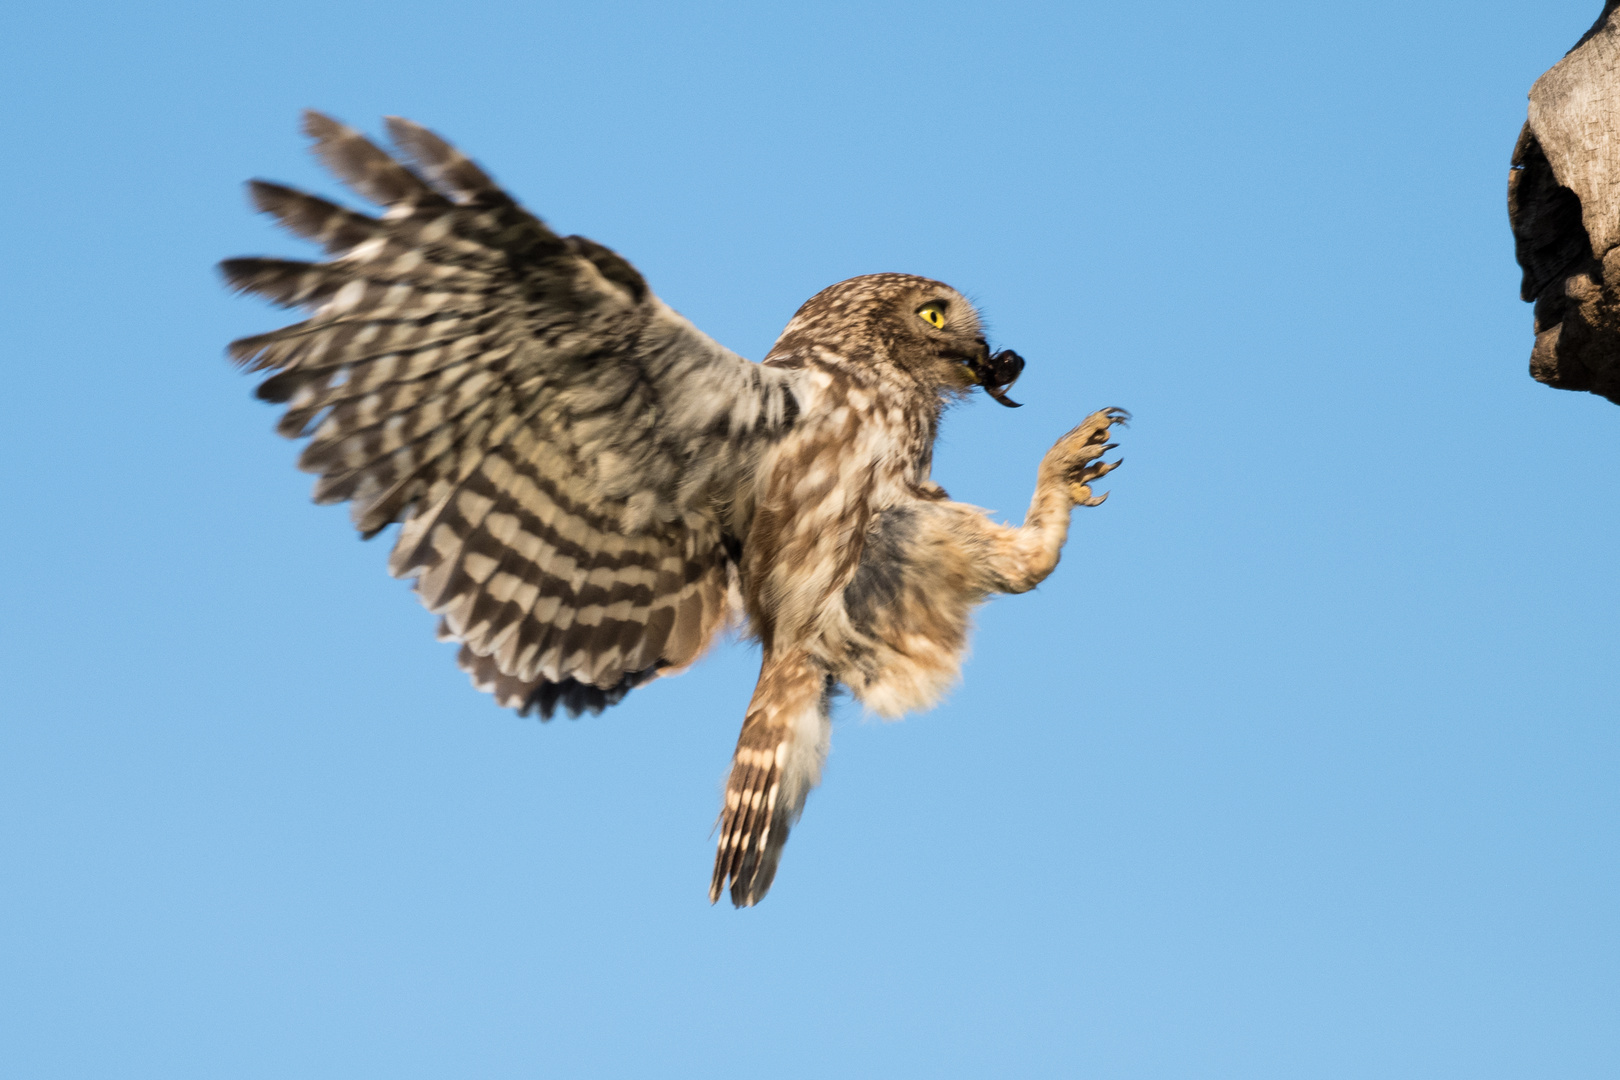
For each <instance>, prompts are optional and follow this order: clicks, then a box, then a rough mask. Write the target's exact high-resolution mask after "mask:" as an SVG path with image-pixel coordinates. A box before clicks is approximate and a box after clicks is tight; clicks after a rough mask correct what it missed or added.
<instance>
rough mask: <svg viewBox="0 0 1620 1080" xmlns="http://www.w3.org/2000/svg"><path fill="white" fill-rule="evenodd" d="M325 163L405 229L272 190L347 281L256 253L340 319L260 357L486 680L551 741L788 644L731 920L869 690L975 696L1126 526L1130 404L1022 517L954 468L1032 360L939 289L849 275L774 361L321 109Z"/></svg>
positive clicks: (747, 756)
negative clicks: (959, 444)
mask: <svg viewBox="0 0 1620 1080" xmlns="http://www.w3.org/2000/svg"><path fill="white" fill-rule="evenodd" d="M304 126H305V130H306V132H307V133H308V134H309V135H310V136H311V137H312V138H313V139H314V142H315V147H314V149H315V153H316V154H317V155H318V156H319V157H320V159H321V160H322V161H323V162H324V163H325V164H326V165H327V167H328V168H330V169H331V170H332V171H333V172H334V173H336V174H337V175H338V177H340V178H341V179H342V180H343V181H344V182H345V183H347V184H348V185H349V186H350V187H351V188H353V189H354V190H355V191H356V192H358V193H359V194H360V195H362V196H364V197H365V198H366V199H368V200H370V201H371V202H374V203H376V204H378V205H380V206H382V207H385V208H386V209H385V212H384V213H383V214H382V215H381V216H380V217H368V216H366V215H364V214H360V213H356V212H354V211H351V210H348V209H345V208H343V207H340V206H337V205H335V204H333V203H330V202H327V201H326V200H324V199H321V198H317V197H316V196H313V195H308V194H305V193H303V192H300V191H295V190H293V189H290V188H286V187H281V186H279V185H276V184H270V183H265V182H262V181H254V182H253V183H252V184H251V191H252V198H253V202H254V204H255V205H256V206H257V207H258V208H259V209H260V210H263V211H265V212H267V213H269V214H272V215H274V216H275V217H276V218H277V219H278V220H279V221H280V223H281V224H282V225H284V226H285V227H287V228H288V229H290V230H291V231H292V232H294V233H297V234H298V235H300V236H302V237H305V238H307V239H309V240H312V241H314V242H316V243H317V244H320V245H321V246H322V247H324V248H325V249H326V252H327V253H328V255H329V256H331V258H330V260H329V261H327V262H316V263H310V262H296V261H289V260H283V259H270V258H249V259H231V260H229V261H227V262H225V263H224V264H222V270H223V272H224V275H225V278H226V280H227V281H228V282H229V283H230V285H231V286H233V287H234V288H236V289H239V290H244V291H248V292H253V293H257V294H259V295H260V296H263V297H266V298H268V299H270V300H272V301H275V302H276V303H279V304H282V305H285V306H288V307H304V308H309V309H312V311H313V314H312V315H311V316H310V317H309V318H308V319H306V320H305V321H303V322H300V323H296V324H294V325H292V326H288V327H286V328H284V329H281V330H276V331H274V332H272V333H268V334H261V335H258V336H256V337H248V338H243V339H241V340H240V341H237V342H235V343H233V344H232V345H231V347H230V353H231V355H232V356H233V357H234V358H235V359H236V360H237V361H239V362H240V363H242V364H243V365H245V366H246V367H248V368H249V369H251V370H255V371H267V372H270V373H271V374H270V375H269V377H268V378H266V379H265V381H264V382H263V383H262V384H261V385H260V386H259V389H258V395H259V397H261V398H263V399H265V400H267V401H272V402H278V403H282V404H284V405H285V406H286V409H287V411H286V414H285V415H284V416H283V417H282V419H281V421H280V423H279V425H278V430H279V431H280V432H281V433H282V434H283V435H287V436H289V437H298V436H309V439H310V441H309V444H308V446H306V447H305V448H304V450H303V453H302V455H301V456H300V458H299V466H300V467H301V468H303V469H305V470H306V471H308V472H311V473H314V474H316V475H317V476H319V478H320V479H319V480H318V481H317V482H316V484H315V500H316V501H317V502H321V503H329V502H339V501H348V502H349V503H351V505H352V510H353V517H354V523H355V526H356V527H357V528H358V529H359V530H360V532H361V533H362V534H363V535H365V536H368V537H369V536H372V535H375V534H376V533H378V532H380V531H381V530H382V529H384V528H385V527H387V526H388V525H390V524H394V523H398V524H399V525H400V530H399V535H398V539H397V541H396V542H395V544H394V549H393V553H392V555H391V556H390V559H389V564H388V568H389V571H390V572H391V573H393V574H395V575H396V576H399V577H408V578H412V579H414V581H415V588H416V591H417V592H418V593H419V594H420V596H421V598H422V603H424V604H425V605H427V607H428V608H429V609H430V610H432V611H433V612H435V613H436V614H438V615H439V616H440V623H439V633H440V635H441V636H442V637H443V638H444V639H446V640H449V641H454V642H457V643H458V644H459V645H460V653H459V654H458V657H457V660H458V662H459V663H460V665H461V667H462V668H463V669H464V670H465V671H466V672H467V673H468V674H469V675H470V676H471V677H472V681H473V683H474V685H475V686H477V687H478V688H479V689H480V690H485V691H488V692H490V693H492V694H494V695H495V699H496V701H498V702H499V703H500V704H501V705H503V706H510V707H512V708H515V709H517V710H518V711H519V712H520V713H530V712H534V713H538V714H539V715H540V717H541V718H542V719H549V718H550V717H551V716H552V714H553V712H554V711H555V710H556V709H558V708H559V707H561V708H563V709H565V710H566V711H567V712H568V713H569V714H570V715H578V714H579V713H581V712H592V713H596V712H600V711H601V710H602V709H603V708H604V707H606V706H608V705H612V704H614V703H616V702H618V701H619V700H621V699H622V698H623V697H624V696H625V694H627V693H628V692H629V691H630V690H631V689H632V688H633V687H637V686H640V685H642V684H644V683H647V682H649V681H651V680H652V679H655V678H657V677H659V676H661V675H670V674H674V673H676V672H679V671H681V670H683V669H685V668H686V667H688V666H689V665H690V664H691V663H692V662H693V661H694V660H696V659H697V658H698V656H699V655H701V654H702V652H703V650H704V649H705V648H706V647H707V646H708V645H709V643H710V642H712V641H713V640H714V639H715V637H716V636H717V635H718V634H719V633H720V631H721V630H722V628H725V627H727V626H730V625H740V626H741V627H742V628H743V629H744V630H745V631H746V633H747V634H749V635H750V636H752V637H753V638H755V639H757V640H758V641H759V643H760V646H761V648H762V650H763V661H762V663H761V666H760V673H759V683H758V685H757V686H756V687H755V689H754V696H753V699H752V701H751V702H750V703H749V705H748V712H747V714H746V715H745V716H744V718H743V724H742V733H741V734H740V735H739V736H738V738H737V749H736V753H735V755H734V757H733V759H732V765H731V772H730V776H729V779H728V780H727V783H726V792H725V805H724V806H723V807H722V809H721V812H720V823H719V851H718V853H717V854H716V857H715V863H714V876H713V879H712V884H711V885H710V890H709V895H710V899H711V900H715V899H718V898H719V896H720V893H721V892H722V890H724V889H725V888H726V887H727V886H728V885H729V887H730V892H731V900H732V903H734V904H737V905H738V906H745V905H750V904H754V903H756V902H758V901H759V899H760V898H761V897H763V896H764V895H765V893H766V890H768V889H769V888H770V886H771V880H772V878H773V877H774V876H775V874H776V866H777V862H778V860H779V859H780V858H781V854H782V845H783V844H784V843H785V842H786V841H787V836H788V829H789V828H790V827H791V826H792V824H793V823H794V822H795V821H796V820H797V819H798V816H799V813H800V811H801V810H802V809H803V808H804V801H805V796H806V795H807V794H808V793H809V791H810V789H811V788H812V787H814V786H815V785H816V783H817V781H818V779H819V777H820V773H821V767H822V762H823V760H824V759H825V758H826V755H827V746H828V733H829V728H830V720H829V702H830V699H831V697H832V694H833V691H834V689H835V688H836V687H838V686H840V685H841V686H843V687H846V688H847V689H848V691H849V692H850V693H851V694H852V695H853V696H854V697H855V698H856V699H857V700H859V701H860V702H861V703H862V704H863V705H864V706H865V707H866V708H868V709H870V710H872V711H873V712H875V713H877V714H879V715H881V716H885V717H895V716H899V715H900V714H902V713H905V712H907V711H910V710H914V709H925V708H928V707H930V706H931V705H933V704H934V703H935V702H936V701H938V700H939V698H940V696H941V694H943V693H944V691H945V690H946V689H947V688H948V687H949V686H950V685H951V683H952V681H953V680H954V679H955V678H956V677H957V672H958V667H959V665H960V662H961V659H962V656H963V653H964V650H965V649H966V646H967V634H968V625H969V616H970V614H971V612H972V610H973V608H974V607H975V606H976V605H978V604H979V603H980V602H982V601H983V600H984V599H985V598H986V597H988V596H989V595H990V594H991V593H1018V592H1024V591H1026V590H1028V589H1032V588H1034V587H1035V585H1036V584H1038V583H1039V582H1040V581H1041V580H1042V579H1043V578H1045V577H1046V576H1047V574H1049V573H1051V572H1052V568H1053V567H1054V566H1056V565H1057V561H1058V554H1059V551H1060V550H1061V548H1062V547H1063V542H1064V540H1065V538H1066V537H1067V535H1068V531H1069V512H1070V510H1071V509H1072V508H1073V507H1075V506H1095V505H1097V504H1098V503H1100V502H1102V500H1103V496H1102V495H1094V494H1093V493H1092V490H1091V484H1092V483H1093V482H1094V481H1095V480H1097V479H1098V478H1099V477H1101V476H1102V475H1103V474H1105V473H1107V472H1108V471H1109V470H1111V469H1112V468H1114V466H1115V465H1117V464H1118V462H1105V461H1103V460H1102V455H1103V453H1104V452H1105V451H1106V450H1108V449H1110V448H1111V446H1112V444H1110V443H1109V442H1108V435H1109V429H1110V428H1111V426H1112V425H1114V424H1118V423H1121V422H1122V421H1123V420H1124V419H1125V414H1124V413H1123V412H1122V411H1121V410H1118V409H1104V410H1102V411H1100V412H1096V413H1093V414H1092V415H1091V416H1090V417H1088V418H1087V419H1086V420H1085V421H1084V422H1083V423H1081V424H1080V426H1078V427H1076V428H1075V429H1074V430H1073V431H1070V432H1069V433H1068V434H1066V435H1064V436H1063V437H1062V438H1061V439H1059V440H1058V441H1057V444H1056V445H1055V446H1053V447H1052V449H1051V450H1050V451H1048V452H1047V454H1046V456H1045V458H1043V459H1042V461H1041V463H1040V469H1039V473H1038V480H1037V485H1036V489H1035V497H1034V500H1033V501H1032V503H1031V504H1030V508H1029V513H1028V514H1027V515H1026V516H1025V518H1024V523H1023V525H1022V526H1019V527H1013V526H1010V525H1003V524H998V523H996V522H994V521H991V520H990V519H989V517H988V516H987V515H986V513H985V512H984V511H982V510H980V509H978V508H976V507H973V506H968V505H966V504H963V503H958V502H952V501H951V499H950V498H949V496H947V495H946V494H945V491H944V489H942V488H941V487H940V486H939V485H938V484H936V483H934V482H933V481H932V480H931V479H930V478H929V467H930V463H931V459H932V456H933V445H934V436H935V433H936V431H937V430H938V427H939V420H940V414H941V411H942V410H943V409H944V407H945V406H946V404H948V403H949V402H951V401H953V400H955V399H958V398H961V397H963V396H965V395H966V394H967V393H968V392H969V391H970V390H971V389H972V388H973V387H974V386H978V387H982V388H983V389H984V390H985V391H986V392H987V393H988V394H989V395H990V396H991V397H994V398H995V399H996V400H997V401H1000V402H1001V403H1002V404H1005V405H1012V404H1014V403H1013V402H1012V401H1011V400H1009V399H1008V398H1007V396H1006V390H1007V387H1008V386H1010V385H1011V383H1012V381H1013V380H1014V379H1016V378H1017V376H1018V373H1019V371H1020V370H1021V369H1022V368H1023V363H1024V362H1023V360H1022V359H1020V358H1019V357H1018V355H1017V354H1016V353H1013V352H1010V351H1002V352H997V353H992V352H991V351H990V348H989V346H988V345H987V344H986V343H985V335H984V331H983V330H982V328H981V326H980V322H979V316H978V314H977V312H975V311H974V309H973V306H972V305H971V304H970V303H968V301H967V300H966V299H965V298H964V297H963V296H962V294H961V293H959V292H957V291H956V290H955V289H952V288H950V287H949V286H947V285H944V284H941V283H940V282H938V281H931V280H929V279H928V278H923V277H914V276H912V275H909V274H870V275H867V276H864V277H857V278H852V279H850V280H849V281H844V282H840V283H838V284H837V285H832V286H829V287H828V288H826V289H823V290H822V291H821V292H819V293H817V294H816V295H815V296H813V297H811V298H810V299H809V300H808V301H806V302H805V304H804V306H803V307H801V308H800V309H799V310H798V313H797V314H795V315H794V316H793V318H792V320H791V321H790V322H789V323H788V324H787V328H786V329H784V330H783V331H782V336H781V337H780V338H779V339H778V340H777V342H776V344H775V346H774V347H772V349H771V351H770V353H769V354H768V355H767V356H766V357H765V360H764V362H763V363H758V364H756V363H753V362H751V361H748V360H745V359H743V358H742V357H740V356H738V355H736V354H735V353H732V352H730V351H728V350H727V349H725V348H723V347H722V346H720V345H719V344H717V343H716V342H714V341H713V340H712V339H710V338H709V337H707V336H706V335H704V333H703V332H702V331H700V330H698V329H697V328H696V327H695V326H693V325H692V324H691V323H689V322H687V321H686V319H684V318H682V317H681V316H680V315H679V314H677V313H676V312H675V311H673V310H671V309H670V308H669V307H667V306H665V304H664V303H663V302H662V301H661V300H659V299H658V297H657V296H656V295H655V294H654V293H653V291H652V290H651V289H650V288H648V286H647V282H646V281H645V280H643V278H642V276H641V274H640V273H638V272H637V271H636V268H635V267H634V266H632V265H630V263H629V262H627V261H625V260H624V259H623V258H621V257H620V256H619V255H617V254H616V253H614V252H612V251H610V250H608V249H607V248H605V247H603V246H602V245H601V244H598V243H595V242H594V241H591V240H587V239H585V238H584V237H582V236H559V235H557V234H556V233H554V232H552V231H551V229H550V228H548V227H547V226H546V225H545V223H544V222H542V221H541V220H540V219H539V218H537V217H535V216H534V215H533V214H530V213H529V212H528V211H526V210H524V209H523V208H522V207H521V206H519V205H518V204H517V203H516V202H514V201H513V199H512V197H511V196H509V195H508V194H507V193H506V192H505V191H503V190H501V188H499V187H497V186H496V184H495V183H494V182H493V181H492V180H491V179H490V178H489V176H488V175H486V174H485V173H484V172H483V171H482V170H481V169H480V168H479V167H478V166H477V165H475V164H473V163H472V162H471V161H470V160H469V159H468V158H466V157H465V156H463V155H462V154H461V153H459V152H458V151H457V150H455V149H454V148H453V147H451V146H449V145H448V144H447V143H445V142H444V141H443V140H442V139H440V138H439V137H438V136H436V135H434V134H433V133H431V132H429V131H427V130H426V129H424V128H421V127H419V126H417V125H416V124H413V123H410V122H409V121H406V120H399V119H390V120H389V121H388V131H389V134H390V136H391V137H392V139H393V141H394V144H395V145H396V146H397V147H398V151H399V155H400V158H401V159H402V160H403V161H404V162H405V164H401V161H400V160H396V159H395V158H394V157H391V156H389V154H387V153H385V152H384V151H382V150H380V149H378V148H377V147H376V146H374V145H373V144H372V143H370V142H368V141H367V140H366V139H365V138H364V137H362V136H361V135H360V134H359V133H357V132H356V131H354V130H352V129H350V128H347V127H344V126H343V125H341V124H339V123H337V122H335V121H333V120H331V119H328V118H327V117H325V116H321V115H319V114H315V113H310V114H307V115H306V117H305V125H304Z"/></svg>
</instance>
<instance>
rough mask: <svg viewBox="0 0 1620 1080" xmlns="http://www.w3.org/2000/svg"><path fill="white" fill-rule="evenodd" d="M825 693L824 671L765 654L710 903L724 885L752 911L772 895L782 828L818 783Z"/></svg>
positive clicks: (729, 786)
mask: <svg viewBox="0 0 1620 1080" xmlns="http://www.w3.org/2000/svg"><path fill="white" fill-rule="evenodd" d="M830 691H831V680H830V679H829V678H828V676H827V672H826V670H825V669H824V668H822V667H821V666H820V665H818V664H817V663H815V661H813V660H812V659H810V657H808V656H806V655H805V654H804V653H798V652H795V653H789V654H786V655H782V654H778V655H772V654H770V653H767V654H766V656H765V662H764V664H763V665H762V666H761V667H760V672H759V684H758V685H757V686H755V687H754V698H753V700H752V701H750V702H749V704H748V715H747V717H746V718H745V719H744V720H743V726H742V732H741V734H739V735H738V736H737V752H736V754H735V755H734V756H733V757H732V762H731V773H730V775H729V776H728V777H727V778H726V802H725V806H724V807H723V808H722V809H721V811H720V844H719V850H718V851H717V852H716V853H715V858H714V879H713V881H712V882H710V884H709V902H710V903H713V902H715V901H717V900H719V899H720V893H721V891H722V890H723V889H724V888H725V886H726V883H727V882H728V881H729V882H730V884H731V902H732V903H733V904H734V905H736V906H737V907H752V906H753V905H754V904H757V903H759V901H760V900H762V899H763V898H764V896H765V894H766V893H767V892H768V891H770V887H771V880H772V879H773V878H775V877H776V864H777V862H778V861H779V860H780V859H781V857H782V846H783V845H784V844H786V843H787V838H788V830H789V829H791V828H792V826H793V823H794V822H796V821H798V820H799V814H800V813H802V812H803V811H804V800H805V798H806V797H807V796H808V795H809V794H810V789H811V788H813V787H815V786H816V784H817V783H819V782H820V780H821V766H822V763H823V762H824V761H826V760H827V749H828V745H829V742H830V737H831V734H832V720H831V714H830V711H829V703H830V702H829V699H830Z"/></svg>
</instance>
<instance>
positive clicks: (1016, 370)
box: [973, 349, 1024, 409]
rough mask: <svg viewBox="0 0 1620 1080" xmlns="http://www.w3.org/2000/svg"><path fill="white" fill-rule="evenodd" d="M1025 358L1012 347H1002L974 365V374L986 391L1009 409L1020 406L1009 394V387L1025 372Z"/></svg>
mask: <svg viewBox="0 0 1620 1080" xmlns="http://www.w3.org/2000/svg"><path fill="white" fill-rule="evenodd" d="M1023 370H1024V358H1023V357H1022V356H1019V355H1018V354H1017V353H1015V352H1013V351H1012V350H1011V349H1002V350H1001V351H1000V352H998V353H996V354H995V355H994V356H988V355H987V356H986V357H985V359H984V360H982V361H980V362H979V363H976V364H974V365H973V375H974V377H975V378H977V379H978V380H979V385H980V386H982V387H984V392H985V393H987V394H989V395H990V396H991V397H993V398H995V399H996V400H997V401H999V402H1001V404H1003V405H1005V406H1007V408H1009V409H1017V408H1020V405H1019V403H1018V402H1016V401H1014V400H1013V399H1012V398H1010V397H1008V396H1007V387H1009V386H1011V385H1012V384H1013V383H1015V382H1017V381H1018V376H1019V375H1020V374H1022V373H1023Z"/></svg>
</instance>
